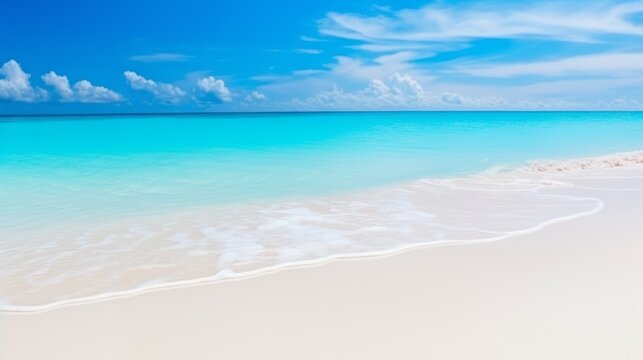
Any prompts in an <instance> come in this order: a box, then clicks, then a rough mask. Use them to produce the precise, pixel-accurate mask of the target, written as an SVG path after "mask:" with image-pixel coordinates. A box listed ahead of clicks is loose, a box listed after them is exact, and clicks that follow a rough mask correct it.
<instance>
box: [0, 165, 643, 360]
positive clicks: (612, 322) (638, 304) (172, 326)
mask: <svg viewBox="0 0 643 360" xmlns="http://www.w3.org/2000/svg"><path fill="white" fill-rule="evenodd" d="M587 175H588V174H587V173H584V174H583V179H577V180H576V184H577V185H579V187H575V188H569V189H565V190H558V191H559V193H560V192H561V191H563V192H564V193H568V194H570V195H575V196H576V195H578V196H584V197H595V198H599V199H601V200H602V201H603V202H604V207H603V208H602V209H601V210H600V211H598V212H597V213H595V214H592V215H588V216H584V217H581V218H577V219H573V220H569V221H564V222H559V223H555V224H551V225H549V226H547V227H545V228H544V229H541V230H538V231H536V232H532V233H529V234H525V235H519V236H515V237H512V238H509V239H505V240H501V241H496V242H490V243H483V244H474V245H464V246H443V247H434V248H423V249H415V250H410V251H406V252H403V253H399V254H395V255H392V256H387V257H380V258H368V259H354V260H340V261H333V262H330V263H326V264H323V265H319V266H311V267H306V268H292V269H287V270H282V271H279V272H274V273H268V274H265V275H261V276H257V277H253V278H248V279H241V280H232V281H223V282H219V283H215V284H210V285H200V286H192V287H185V288H179V289H171V290H164V291H156V292H150V293H145V294H140V295H136V296H132V297H127V298H121V299H113V300H107V301H101V302H96V303H89V304H81V305H74V306H69V307H63V308H59V309H54V310H51V311H46V312H41V313H24V314H11V313H4V314H2V315H0V358H1V359H3V360H14V359H16V360H17V359H20V360H27V359H65V360H71V359H213V358H217V359H258V358H262V359H396V358H398V359H641V358H643V285H642V281H641V279H642V278H643V221H642V219H643V169H641V168H640V167H635V168H627V169H623V168H613V169H598V170H592V171H591V174H590V176H587Z"/></svg>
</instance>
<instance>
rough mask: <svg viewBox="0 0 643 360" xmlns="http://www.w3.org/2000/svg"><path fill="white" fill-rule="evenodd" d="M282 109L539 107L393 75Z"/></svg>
mask: <svg viewBox="0 0 643 360" xmlns="http://www.w3.org/2000/svg"><path fill="white" fill-rule="evenodd" d="M278 106H279V107H281V108H288V109H294V110H360V109H370V110H383V109H417V110H419V109H489V108H498V107H505V108H520V109H522V108H535V107H537V106H540V104H534V103H510V102H508V101H507V100H505V99H503V98H501V97H494V96H465V95H462V94H460V93H455V92H443V93H439V94H432V93H429V92H427V91H426V90H425V89H424V87H423V86H422V85H421V84H420V83H419V82H418V81H417V80H416V79H414V78H413V77H412V76H411V75H409V74H401V73H393V74H392V75H391V76H389V77H388V78H386V79H384V80H382V79H377V78H376V79H371V80H370V82H369V83H368V85H367V86H366V87H364V88H361V89H358V90H355V91H345V90H344V89H342V88H339V87H337V86H334V87H333V88H332V89H331V90H325V91H320V92H318V93H316V94H314V95H312V96H309V97H305V98H293V99H291V100H289V101H287V102H285V103H283V104H279V105H278Z"/></svg>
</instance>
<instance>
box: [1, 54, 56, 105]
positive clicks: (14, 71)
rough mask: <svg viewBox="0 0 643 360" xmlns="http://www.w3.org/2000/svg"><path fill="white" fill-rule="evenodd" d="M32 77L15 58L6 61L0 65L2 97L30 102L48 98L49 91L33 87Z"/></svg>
mask: <svg viewBox="0 0 643 360" xmlns="http://www.w3.org/2000/svg"><path fill="white" fill-rule="evenodd" d="M30 77H31V75H30V74H27V73H25V72H24V71H22V68H21V67H20V64H18V62H16V61H15V60H9V61H7V62H6V63H4V64H3V65H2V67H0V99H4V100H10V101H20V102H30V103H32V102H38V101H45V100H47V98H48V94H47V92H46V91H45V90H43V89H40V88H34V87H32V86H31V83H30V82H29V78H30Z"/></svg>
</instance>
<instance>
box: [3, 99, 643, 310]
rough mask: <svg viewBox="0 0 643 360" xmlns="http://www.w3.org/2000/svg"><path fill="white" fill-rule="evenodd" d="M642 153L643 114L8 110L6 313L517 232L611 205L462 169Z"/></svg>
mask: <svg viewBox="0 0 643 360" xmlns="http://www.w3.org/2000/svg"><path fill="white" fill-rule="evenodd" d="M639 149H643V113H637V112H364V113H269V114H208V115H115V116H53V117H4V118H0V302H1V303H2V304H4V306H0V308H3V309H5V310H6V309H14V310H16V309H18V310H19V309H26V310H29V309H42V308H46V307H47V306H49V305H51V304H64V303H70V302H74V301H76V300H79V299H90V298H96V297H101V296H106V295H109V294H123V293H131V292H135V291H138V290H141V289H146V288H153V287H161V286H163V285H168V284H177V283H181V282H190V281H197V280H213V279H221V278H226V277H231V276H235V275H237V274H245V273H252V272H256V271H261V269H267V268H271V267H275V266H281V265H284V264H289V263H296V262H301V261H315V260H318V259H323V258H327V257H332V256H336V255H340V254H360V253H369V252H378V251H380V252H381V251H387V250H390V249H395V248H399V247H400V246H407V245H412V244H415V243H423V244H425V243H441V242H443V243H446V242H461V241H478V240H485V239H495V238H500V237H503V236H506V235H507V234H511V233H514V232H519V231H523V230H525V229H530V228H533V227H534V226H538V225H540V224H542V223H543V222H547V221H551V220H554V219H560V218H564V217H569V216H576V215H578V214H584V213H589V212H592V211H596V210H597V209H598V208H599V207H600V203H599V202H598V201H596V200H595V199H570V198H568V197H562V196H554V195H551V194H549V195H548V194H543V193H540V192H538V191H537V190H538V189H540V188H541V187H542V183H538V182H537V181H536V182H533V181H524V179H516V178H515V177H512V178H511V179H510V180H507V179H506V178H503V179H502V180H501V181H500V182H497V181H496V182H493V183H489V182H488V181H482V182H477V183H476V185H475V186H476V188H480V187H481V186H482V187H483V188H484V190H485V191H474V192H472V191H471V189H467V186H469V187H471V186H470V184H469V183H463V182H462V181H461V179H464V178H467V177H470V176H472V175H475V174H477V175H478V176H479V175H480V174H485V173H497V172H498V171H500V170H502V169H515V168H517V167H520V166H523V165H524V164H525V163H526V162H528V161H534V160H542V159H553V160H562V159H569V158H580V157H592V156H598V155H603V154H611V153H617V152H626V151H633V150H639ZM481 184H482V185H481ZM490 190H494V191H490ZM496 190H498V191H496Z"/></svg>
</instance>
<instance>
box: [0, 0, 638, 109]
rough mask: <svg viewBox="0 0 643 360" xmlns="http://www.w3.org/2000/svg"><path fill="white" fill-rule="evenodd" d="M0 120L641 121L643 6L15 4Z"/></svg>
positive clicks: (5, 38) (3, 12) (187, 1)
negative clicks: (602, 112)
mask: <svg viewBox="0 0 643 360" xmlns="http://www.w3.org/2000/svg"><path fill="white" fill-rule="evenodd" d="M0 29H1V31H0V65H1V66H2V67H1V68H0V114H24V113H110V112H181V111H291V110H298V111H307V110H396V109H409V110H411V109H412V110H418V109H450V110H451V109H452V110H458V109H462V110H465V109H485V110H487V109H488V110H493V109H518V110H555V109H624V110H631V109H634V110H640V109H643V1H609V0H605V1H583V2H577V1H549V2H547V1H515V2H513V1H511V2H508V1H434V2H430V1H412V0H408V1H404V0H398V1H390V2H375V3H374V2H372V1H363V0H353V1H338V0H325V1H291V0H289V1H286V0H273V1H260V0H254V1H251V0H237V1H205V0H204V1H197V0H184V1H159V0H157V1H140V0H128V1H122V0H112V1H100V2H98V1H85V2H81V1H69V0H58V1H44V0H41V1H32V0H21V1H9V2H6V3H4V4H3V5H2V8H1V9H0Z"/></svg>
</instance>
